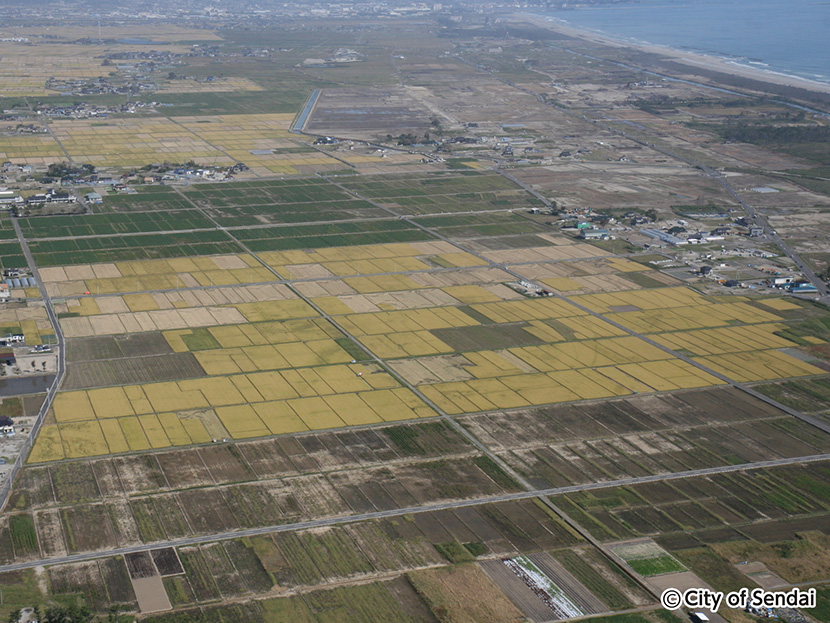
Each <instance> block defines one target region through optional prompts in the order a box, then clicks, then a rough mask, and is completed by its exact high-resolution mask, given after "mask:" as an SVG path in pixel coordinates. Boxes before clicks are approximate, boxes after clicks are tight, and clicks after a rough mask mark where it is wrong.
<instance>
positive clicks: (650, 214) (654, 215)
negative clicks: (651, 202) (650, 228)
mask: <svg viewBox="0 0 830 623" xmlns="http://www.w3.org/2000/svg"><path fill="white" fill-rule="evenodd" d="M645 215H646V218H649V219H651V220H652V221H656V220H657V210H655V209H654V208H649V209H648V210H646V211H645Z"/></svg>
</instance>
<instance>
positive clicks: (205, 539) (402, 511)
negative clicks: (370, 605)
mask: <svg viewBox="0 0 830 623" xmlns="http://www.w3.org/2000/svg"><path fill="white" fill-rule="evenodd" d="M819 461H830V454H816V455H811V456H800V457H792V458H786V459H776V460H771V461H758V462H756V463H745V464H743V465H723V466H720V467H710V468H706V469H696V470H689V471H685V472H673V473H668V474H655V475H651V476H640V477H637V478H622V479H619V480H609V481H606V482H589V483H585V484H582V485H571V486H568V487H554V488H550V489H530V490H529V491H521V492H519V493H505V494H502V495H493V496H486V497H479V498H473V499H469V500H459V501H455V502H439V503H437V504H425V505H423V506H410V507H407V508H395V509H391V510H385V511H374V512H371V513H360V514H356V515H346V516H342V517H329V518H326V519H312V520H309V521H299V522H295V523H287V524H278V525H275V526H264V527H262V528H249V529H246V530H231V531H227V532H217V533H214V534H206V535H202V536H195V537H188V538H183V539H172V540H169V541H158V542H155V543H145V544H142V545H133V546H129V547H118V548H113V549H109V550H105V551H100V552H87V553H81V554H71V555H69V556H54V557H50V558H41V559H38V560H30V561H27V562H20V563H15V564H11V565H2V566H0V573H2V572H5V571H16V570H19V569H31V568H33V567H41V566H43V565H57V564H64V563H68V562H80V561H84V560H95V559H98V558H108V557H110V556H116V555H119V554H129V553H133V552H144V551H148V550H152V549H158V548H160V547H182V546H186V545H198V544H201V543H212V542H215V541H226V540H229V539H236V538H240V537H246V536H256V535H259V534H270V533H274V532H295V531H298V530H307V529H309V528H320V527H324V526H338V525H343V524H349V523H355V522H359V521H367V520H372V519H384V518H390V517H401V516H403V515H413V514H417V513H428V512H433V511H441V510H452V509H456V508H465V507H469V506H480V505H482V504H493V503H497V502H511V501H516V500H527V499H531V498H542V499H545V498H547V497H548V496H555V495H564V494H568V493H577V492H580V491H593V490H597V489H610V488H613V487H626V486H631V485H637V484H643V483H648V482H662V481H668V480H679V479H683V478H694V477H695V476H711V475H715V474H726V473H731V472H743V471H752V470H757V469H765V468H769V467H778V466H782V465H798V464H805V463H815V462H819Z"/></svg>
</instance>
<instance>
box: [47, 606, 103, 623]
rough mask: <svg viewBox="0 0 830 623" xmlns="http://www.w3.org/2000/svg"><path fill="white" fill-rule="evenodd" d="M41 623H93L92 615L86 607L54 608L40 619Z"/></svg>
mask: <svg viewBox="0 0 830 623" xmlns="http://www.w3.org/2000/svg"><path fill="white" fill-rule="evenodd" d="M40 621H41V623H91V621H92V613H91V612H90V611H89V608H87V607H86V606H79V605H78V604H72V605H71V606H53V607H51V608H49V609H48V610H47V611H46V613H45V614H44V615H43V618H42V619H40Z"/></svg>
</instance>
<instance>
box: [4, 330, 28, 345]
mask: <svg viewBox="0 0 830 623" xmlns="http://www.w3.org/2000/svg"><path fill="white" fill-rule="evenodd" d="M25 341H26V337H25V336H24V335H23V334H22V333H17V334H15V335H11V334H10V335H7V336H6V337H0V346H11V345H13V344H22V343H23V342H25Z"/></svg>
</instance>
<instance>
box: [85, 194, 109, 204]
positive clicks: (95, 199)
mask: <svg viewBox="0 0 830 623" xmlns="http://www.w3.org/2000/svg"><path fill="white" fill-rule="evenodd" d="M84 199H86V200H87V201H89V202H90V203H101V202H102V201H103V200H104V198H103V197H102V196H101V194H100V193H87V194H86V195H84Z"/></svg>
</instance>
